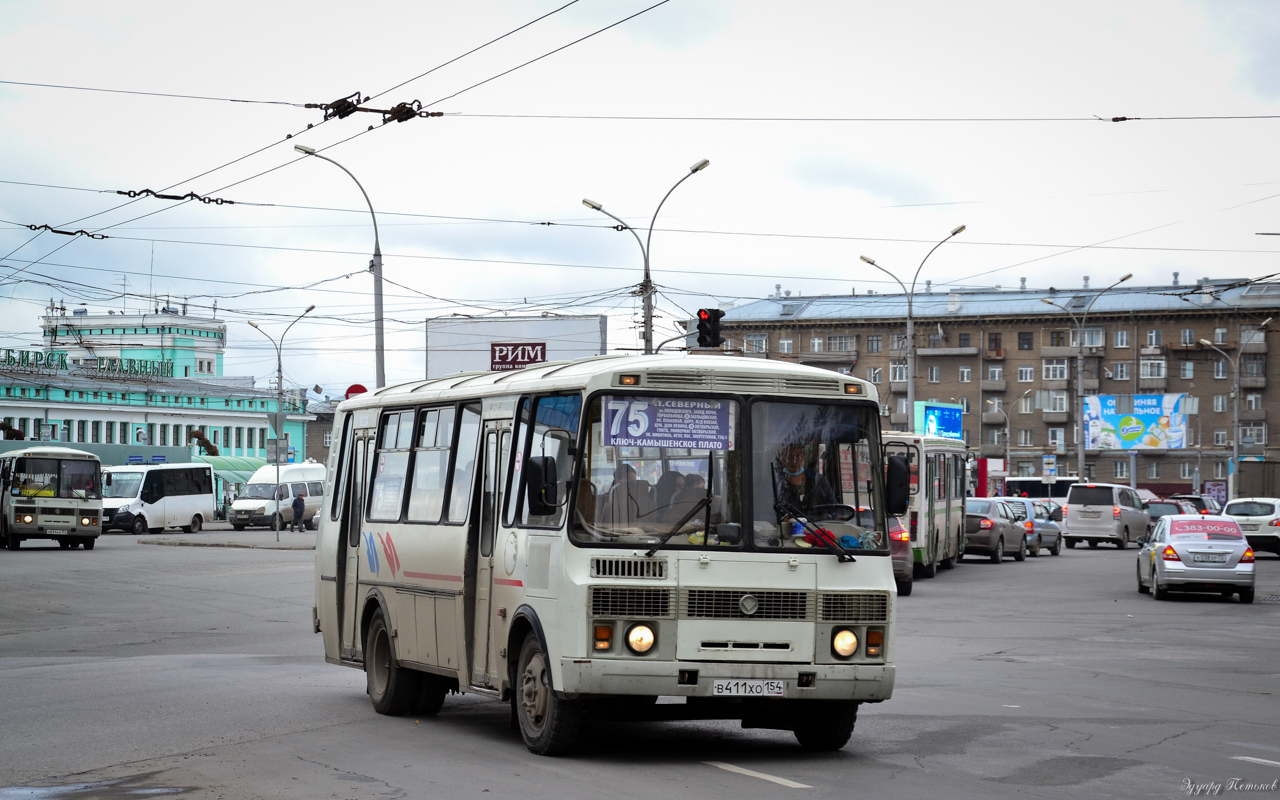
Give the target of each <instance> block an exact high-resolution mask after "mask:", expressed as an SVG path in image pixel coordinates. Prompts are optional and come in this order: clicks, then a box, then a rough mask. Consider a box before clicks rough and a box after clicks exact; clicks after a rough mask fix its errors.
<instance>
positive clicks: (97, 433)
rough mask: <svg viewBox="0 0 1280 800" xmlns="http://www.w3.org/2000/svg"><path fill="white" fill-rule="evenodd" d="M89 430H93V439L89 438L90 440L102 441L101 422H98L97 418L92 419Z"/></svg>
mask: <svg viewBox="0 0 1280 800" xmlns="http://www.w3.org/2000/svg"><path fill="white" fill-rule="evenodd" d="M91 430H92V432H93V439H91V440H90V441H91V442H92V443H93V444H98V443H99V442H101V441H102V423H101V422H98V421H97V420H94V421H93V427H92V428H91Z"/></svg>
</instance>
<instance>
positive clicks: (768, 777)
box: [702, 761, 813, 789]
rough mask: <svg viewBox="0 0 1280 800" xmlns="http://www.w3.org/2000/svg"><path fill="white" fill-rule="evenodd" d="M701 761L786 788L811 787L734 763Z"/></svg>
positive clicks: (810, 787)
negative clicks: (736, 765)
mask: <svg viewBox="0 0 1280 800" xmlns="http://www.w3.org/2000/svg"><path fill="white" fill-rule="evenodd" d="M702 763H703V764H707V765H709V766H712V767H716V768H717V769H723V770H727V771H728V772H736V773H738V774H739V775H746V776H747V777H750V778H759V779H760V780H762V781H770V782H771V783H776V784H778V785H779V786H786V787H787V788H788V789H812V788H813V787H812V786H809V785H808V784H804V783H796V782H795V781H789V780H787V779H786V778H779V777H777V776H776V775H766V774H764V773H763V772H756V771H755V770H750V769H744V768H742V767H735V766H734V765H732V764H726V763H724V762H723V761H703V762H702Z"/></svg>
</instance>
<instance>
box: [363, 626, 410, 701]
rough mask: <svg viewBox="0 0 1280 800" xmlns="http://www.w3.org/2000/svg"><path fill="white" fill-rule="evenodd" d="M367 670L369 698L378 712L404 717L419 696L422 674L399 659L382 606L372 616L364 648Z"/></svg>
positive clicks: (365, 667) (365, 669) (365, 668)
mask: <svg viewBox="0 0 1280 800" xmlns="http://www.w3.org/2000/svg"><path fill="white" fill-rule="evenodd" d="M364 671H365V675H366V677H367V680H368V691H369V699H370V700H371V701H372V702H373V710H374V711H377V712H378V713H379V714H386V715H388V716H392V717H400V716H404V714H406V713H407V712H408V711H409V709H410V707H411V706H412V705H413V703H414V702H415V701H416V700H417V699H418V689H419V688H420V683H419V681H421V679H422V674H421V673H420V672H416V671H414V670H411V669H408V668H407V667H402V666H400V664H399V663H397V662H396V654H395V648H394V646H393V645H392V644H391V632H390V631H388V630H387V620H386V617H384V616H383V615H382V610H381V609H379V610H378V611H375V612H374V613H373V619H372V620H370V622H369V635H368V637H367V638H366V639H365V648H364Z"/></svg>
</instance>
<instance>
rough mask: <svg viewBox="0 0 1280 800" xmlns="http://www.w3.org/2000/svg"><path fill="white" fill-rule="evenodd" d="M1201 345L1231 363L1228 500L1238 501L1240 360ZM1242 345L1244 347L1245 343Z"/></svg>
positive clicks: (1204, 341)
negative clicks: (1216, 352)
mask: <svg viewBox="0 0 1280 800" xmlns="http://www.w3.org/2000/svg"><path fill="white" fill-rule="evenodd" d="M1271 319H1272V318H1271V317H1267V318H1266V320H1264V321H1263V323H1262V324H1261V325H1259V326H1258V329H1259V330H1260V331H1262V332H1263V335H1264V336H1265V335H1266V333H1265V331H1266V327H1267V325H1269V324H1271ZM1200 344H1202V345H1204V346H1205V347H1211V348H1213V349H1214V350H1217V351H1218V353H1219V354H1221V355H1222V357H1223V358H1225V359H1227V361H1229V362H1231V468H1230V469H1228V470H1227V500H1228V501H1230V500H1234V499H1236V473H1237V472H1239V471H1240V359H1239V358H1237V357H1235V356H1231V355H1228V354H1227V353H1226V351H1224V350H1223V349H1222V348H1221V347H1218V346H1217V345H1216V344H1214V343H1213V342H1211V341H1209V340H1208V339H1201V340H1200ZM1241 344H1242V345H1243V342H1241Z"/></svg>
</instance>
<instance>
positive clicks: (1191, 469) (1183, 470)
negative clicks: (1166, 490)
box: [1178, 461, 1196, 481]
mask: <svg viewBox="0 0 1280 800" xmlns="http://www.w3.org/2000/svg"><path fill="white" fill-rule="evenodd" d="M1195 471H1196V465H1195V464H1193V463H1192V462H1190V461H1183V462H1182V463H1181V464H1179V465H1178V477H1179V478H1182V479H1183V480H1184V481H1187V480H1191V479H1192V478H1194V477H1195Z"/></svg>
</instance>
